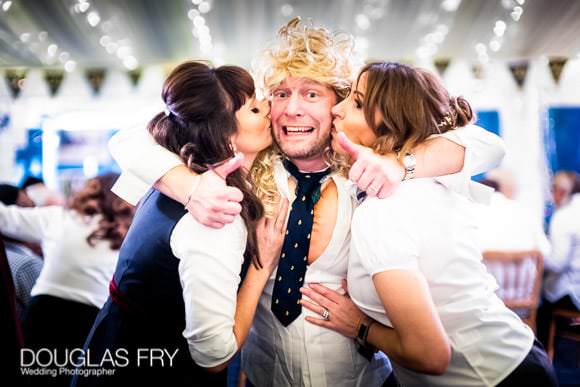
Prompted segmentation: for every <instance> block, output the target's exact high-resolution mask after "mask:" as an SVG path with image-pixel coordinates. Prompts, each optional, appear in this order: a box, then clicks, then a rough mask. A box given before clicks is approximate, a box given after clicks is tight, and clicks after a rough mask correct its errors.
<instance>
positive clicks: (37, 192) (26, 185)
mask: <svg viewBox="0 0 580 387" xmlns="http://www.w3.org/2000/svg"><path fill="white" fill-rule="evenodd" d="M20 188H21V189H22V190H24V192H26V195H28V197H29V198H30V200H31V201H32V202H33V203H34V204H35V205H36V206H39V207H43V206H62V205H63V204H64V202H65V200H64V198H63V197H62V195H61V194H60V193H59V192H57V191H54V190H51V189H49V188H48V187H47V186H46V184H45V183H44V180H42V179H41V178H38V177H33V176H28V177H27V178H26V179H25V180H24V181H23V182H22V184H21V185H20Z"/></svg>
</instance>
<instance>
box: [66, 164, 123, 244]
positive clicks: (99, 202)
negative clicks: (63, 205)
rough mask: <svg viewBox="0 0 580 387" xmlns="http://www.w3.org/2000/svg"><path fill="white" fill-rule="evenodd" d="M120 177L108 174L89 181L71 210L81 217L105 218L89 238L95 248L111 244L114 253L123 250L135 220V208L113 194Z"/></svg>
mask: <svg viewBox="0 0 580 387" xmlns="http://www.w3.org/2000/svg"><path fill="white" fill-rule="evenodd" d="M118 177H119V175H117V174H115V173H107V174H104V175H100V176H97V177H95V178H93V179H89V180H87V181H86V183H85V186H84V187H83V188H82V189H81V190H80V191H78V192H76V193H75V194H74V195H73V196H72V197H71V200H70V208H71V209H73V210H75V211H76V212H78V213H79V214H81V215H85V216H95V215H101V217H102V218H101V220H100V221H99V226H98V228H97V229H96V230H95V231H93V232H92V233H91V234H90V235H89V236H88V237H87V242H88V243H89V244H90V245H91V246H94V245H95V241H96V240H108V241H109V243H110V246H111V249H112V250H119V248H121V244H122V243H123V239H125V236H126V235H127V231H128V230H129V226H130V225H131V221H132V220H133V213H134V209H133V206H131V205H130V204H129V203H127V202H126V201H124V200H123V199H121V198H119V197H118V196H117V195H115V194H114V193H113V192H111V188H112V187H113V184H114V183H115V181H116V180H117V178H118Z"/></svg>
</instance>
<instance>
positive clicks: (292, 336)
mask: <svg viewBox="0 0 580 387" xmlns="http://www.w3.org/2000/svg"><path fill="white" fill-rule="evenodd" d="M442 136H444V137H447V138H448V139H450V140H452V141H454V142H456V143H458V144H460V145H463V146H464V147H465V148H466V151H465V160H464V168H463V169H462V171H460V172H459V173H457V174H454V175H450V176H444V177H441V178H439V179H441V181H442V183H444V184H446V185H448V186H450V187H452V188H453V189H454V190H456V191H457V192H460V193H462V194H464V195H466V196H469V197H471V198H473V199H474V200H478V201H485V200H486V198H487V197H488V196H489V194H490V191H491V190H488V189H487V188H488V187H483V186H481V185H476V184H472V183H471V182H470V177H471V176H472V175H474V174H478V173H480V172H482V171H486V170H489V169H491V168H493V167H495V166H496V165H497V164H498V163H499V162H500V161H501V158H502V157H503V155H504V147H503V142H502V141H501V140H500V139H499V138H498V137H497V136H495V135H493V134H491V133H489V132H487V131H485V130H484V129H482V128H479V127H477V126H473V125H470V126H467V127H464V128H461V129H458V130H455V131H451V132H447V133H445V134H443V135H442ZM135 144H140V145H139V146H138V147H136V146H135ZM109 149H110V151H111V153H112V155H113V157H114V158H115V160H117V162H118V163H119V165H120V166H121V167H122V168H124V169H126V170H124V171H123V174H122V179H120V180H119V181H118V182H117V184H116V185H115V188H114V191H115V193H117V194H118V195H119V196H121V197H122V198H123V199H125V200H128V201H129V200H133V202H136V201H138V200H140V198H141V197H142V196H143V195H144V194H145V193H146V192H147V189H148V188H149V187H150V186H151V185H152V184H154V183H155V182H156V181H157V180H158V179H159V178H160V177H161V176H162V175H163V174H165V173H166V172H167V171H169V170H170V169H172V168H174V167H175V166H177V165H180V164H181V163H182V162H181V161H179V160H178V159H176V156H175V155H174V154H172V153H171V152H169V151H167V150H166V149H164V148H162V147H159V146H158V145H157V144H156V143H155V141H154V140H153V139H152V137H151V136H150V134H149V133H148V132H147V131H146V130H132V131H127V132H125V133H124V134H123V136H120V135H119V134H117V135H115V136H114V137H113V139H112V140H111V142H110V143H109ZM160 165H163V166H164V168H158V166H160ZM163 169H164V170H163ZM123 176H125V177H124V178H123ZM275 178H276V182H277V185H278V189H279V191H280V193H281V195H282V196H283V197H287V198H292V196H293V195H291V194H290V191H289V188H288V178H289V173H288V172H287V171H286V170H285V169H284V167H283V166H282V164H281V163H278V165H276V166H275ZM331 178H332V179H333V180H334V182H335V184H336V187H337V191H338V201H339V203H338V214H337V220H336V225H335V228H334V230H333V233H332V237H331V240H330V243H329V245H328V246H327V247H326V249H325V251H324V252H323V253H322V255H321V256H320V257H318V259H316V261H314V263H313V264H312V265H310V266H309V267H308V270H307V272H306V277H305V280H304V283H305V284H308V283H321V284H323V285H325V286H327V287H329V288H332V289H339V288H340V287H341V280H342V279H344V278H346V271H347V267H348V255H349V246H350V221H351V216H352V213H353V211H354V205H355V200H354V198H353V196H351V193H353V192H352V185H351V184H350V183H349V182H348V181H347V180H346V179H344V178H341V177H339V176H332V177H331ZM132 182H138V183H137V184H132ZM274 273H275V271H274ZM273 278H274V274H273V276H272V278H270V281H269V282H268V284H266V287H265V289H264V293H263V295H262V297H261V299H260V302H259V305H258V309H257V311H256V316H255V318H254V325H253V329H252V331H251V332H250V335H249V337H248V339H247V341H246V344H245V346H244V350H243V351H242V366H243V368H244V371H245V372H246V373H247V375H248V378H249V379H250V380H251V381H252V383H254V384H255V385H256V386H258V387H262V386H276V387H278V386H281V387H283V386H293V387H294V386H315V387H318V386H333V387H334V386H345V387H346V386H365V387H366V386H371V387H372V386H380V385H382V383H383V381H384V380H385V378H386V377H387V376H388V374H389V373H390V365H389V363H388V360H387V359H386V358H385V357H384V355H382V354H380V353H379V354H377V355H375V357H374V359H373V360H372V361H371V362H369V361H367V360H366V359H364V358H363V357H362V356H360V355H359V354H358V352H357V351H356V347H355V345H354V340H352V339H348V338H346V337H344V336H342V335H340V334H338V333H336V332H334V331H331V330H327V329H323V328H320V327H317V326H315V325H313V324H310V323H307V322H306V321H305V320H304V317H305V316H307V315H312V313H311V312H310V311H308V310H306V309H305V308H303V309H302V314H301V315H300V316H299V317H298V318H297V319H296V320H294V321H293V322H292V323H291V324H290V325H289V326H288V327H286V328H284V327H283V326H282V325H281V324H280V323H279V322H278V320H277V319H276V318H275V317H274V315H273V314H272V312H271V311H270V303H271V296H272V290H273Z"/></svg>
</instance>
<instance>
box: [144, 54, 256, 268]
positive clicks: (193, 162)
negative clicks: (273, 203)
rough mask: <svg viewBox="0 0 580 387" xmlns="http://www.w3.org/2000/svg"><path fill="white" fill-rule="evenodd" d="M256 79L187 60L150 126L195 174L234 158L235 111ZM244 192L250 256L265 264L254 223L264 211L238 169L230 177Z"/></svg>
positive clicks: (166, 85) (248, 95) (171, 78)
mask: <svg viewBox="0 0 580 387" xmlns="http://www.w3.org/2000/svg"><path fill="white" fill-rule="evenodd" d="M254 91H255V90H254V81H253V79H252V77H251V76H250V74H249V73H248V72H247V71H246V70H244V69H242V68H241V67H237V66H221V67H218V68H211V67H210V66H208V65H207V64H205V63H200V62H184V63H182V64H180V65H179V66H177V67H176V68H175V69H174V70H173V71H172V72H171V74H169V76H168V77H167V79H166V80H165V83H164V85H163V91H162V93H161V97H162V98H163V102H164V103H165V106H166V108H167V110H166V111H165V112H162V113H159V114H157V115H156V116H155V117H153V119H152V120H151V121H150V122H149V124H148V126H147V128H148V130H149V132H150V133H151V134H152V135H153V137H154V138H155V140H156V141H157V142H158V143H159V144H160V145H161V146H163V147H165V148H167V149H168V150H170V151H171V152H174V153H176V154H178V155H179V156H180V157H181V159H182V160H183V162H184V163H185V164H186V165H187V166H188V167H189V168H190V169H192V170H193V171H195V172H196V173H203V172H205V171H207V170H208V166H209V165H213V164H216V163H219V162H222V161H224V160H227V159H229V158H231V157H233V156H234V150H233V148H232V144H231V136H232V135H233V134H235V133H236V130H237V124H236V116H235V113H236V111H237V110H239V109H240V107H242V105H243V104H244V103H245V102H246V100H247V99H248V98H251V97H253V96H254ZM226 182H227V184H228V185H230V186H233V187H236V188H238V189H240V190H241V191H242V193H243V194H244V199H243V200H242V213H241V216H242V219H243V220H244V222H245V224H246V228H247V229H248V241H247V243H246V252H245V256H246V259H248V258H251V259H252V261H253V263H254V265H256V266H257V267H261V263H260V257H259V252H258V248H257V238H256V223H257V221H258V220H259V219H260V218H261V217H262V215H263V212H264V209H263V207H262V204H261V202H260V200H259V199H258V198H257V196H256V195H255V194H254V193H253V192H252V190H251V187H250V186H249V184H248V181H247V180H246V178H245V177H244V176H243V175H242V173H241V171H240V170H237V171H234V172H232V173H231V174H229V175H228V177H227V178H226Z"/></svg>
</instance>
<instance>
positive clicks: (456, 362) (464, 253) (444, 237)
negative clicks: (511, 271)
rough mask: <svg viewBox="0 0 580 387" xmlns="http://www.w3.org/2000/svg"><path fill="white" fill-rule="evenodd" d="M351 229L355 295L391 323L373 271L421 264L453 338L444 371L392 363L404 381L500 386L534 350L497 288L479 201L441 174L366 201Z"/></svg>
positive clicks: (361, 304)
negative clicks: (480, 239) (483, 248)
mask: <svg viewBox="0 0 580 387" xmlns="http://www.w3.org/2000/svg"><path fill="white" fill-rule="evenodd" d="M351 232H352V241H351V249H350V251H351V257H350V262H349V268H348V286H349V292H350V295H351V298H352V300H353V301H354V302H355V303H356V304H357V305H358V306H359V307H360V308H361V309H362V310H363V311H364V312H365V313H366V314H368V315H369V316H371V317H372V318H374V319H376V320H378V321H380V322H381V323H383V324H385V325H388V326H392V325H391V322H390V321H389V318H388V311H387V312H385V308H384V306H383V304H382V302H381V300H380V298H379V296H378V294H377V293H376V290H375V287H374V284H373V281H372V277H373V275H374V274H377V273H381V272H385V271H389V270H413V271H419V272H420V273H422V275H423V276H424V277H425V279H426V280H427V283H428V286H429V290H430V292H431V297H432V299H433V302H434V304H435V308H436V310H437V312H438V315H439V318H440V319H441V322H442V323H443V327H444V329H445V332H446V333H447V336H448V337H449V340H450V343H451V349H452V355H451V362H450V364H449V367H448V369H447V371H446V372H445V373H444V374H443V375H440V376H433V375H426V374H421V373H417V372H413V371H410V370H408V369H406V368H404V367H401V366H399V365H397V364H395V362H392V363H393V368H394V369H395V372H396V375H397V378H398V379H399V380H400V381H401V382H402V384H403V385H405V386H445V387H449V386H461V387H467V386H494V385H496V384H497V383H499V382H500V381H501V380H502V379H504V378H505V377H506V376H508V375H509V374H510V373H511V372H512V371H513V370H514V369H515V368H516V367H517V366H518V365H519V364H520V363H521V361H522V360H523V359H524V358H525V356H526V355H527V354H528V352H529V350H530V349H531V347H532V343H533V340H534V334H533V332H532V331H531V329H530V328H529V327H528V326H526V325H524V324H523V323H522V321H521V320H520V319H519V317H518V316H517V315H516V314H514V313H513V312H512V311H510V310H509V309H507V308H506V307H505V305H504V304H503V302H502V301H501V300H500V299H499V298H498V297H497V296H496V295H495V293H494V291H495V288H496V283H495V281H494V280H493V278H492V277H491V276H490V275H489V274H488V273H487V271H486V268H485V266H484V265H483V263H482V262H481V253H480V250H479V248H478V246H477V244H476V238H477V234H476V233H477V230H476V220H475V212H474V205H473V203H472V202H470V201H469V200H467V199H466V198H465V197H463V196H461V195H458V194H456V193H454V192H452V191H451V190H449V189H448V188H446V187H445V186H443V185H442V184H440V183H438V182H437V181H436V180H435V179H416V180H410V181H407V182H403V183H402V184H401V187H400V188H399V189H398V190H397V192H395V193H394V194H393V195H392V196H391V197H389V198H387V199H384V200H378V199H374V198H373V199H367V200H366V201H365V202H364V203H363V204H362V205H360V206H359V207H358V208H357V210H356V211H355V214H354V217H353V221H352V229H351ZM401 302H404V300H403V299H401Z"/></svg>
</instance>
